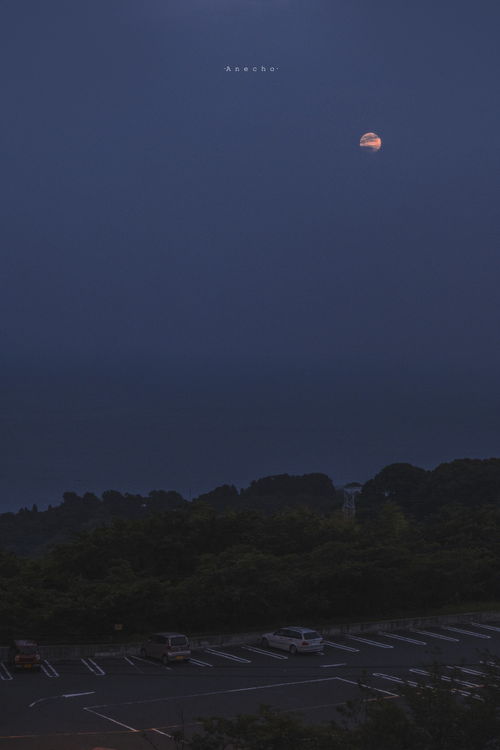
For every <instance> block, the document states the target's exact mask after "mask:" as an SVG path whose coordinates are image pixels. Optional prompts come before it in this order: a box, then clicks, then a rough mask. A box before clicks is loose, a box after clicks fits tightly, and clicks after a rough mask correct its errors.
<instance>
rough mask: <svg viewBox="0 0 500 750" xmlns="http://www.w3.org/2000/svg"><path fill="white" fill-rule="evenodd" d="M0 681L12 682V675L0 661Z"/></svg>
mask: <svg viewBox="0 0 500 750" xmlns="http://www.w3.org/2000/svg"><path fill="white" fill-rule="evenodd" d="M0 680H12V675H11V673H10V672H9V670H8V669H7V665H6V664H4V663H3V661H0Z"/></svg>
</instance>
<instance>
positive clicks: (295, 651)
mask: <svg viewBox="0 0 500 750" xmlns="http://www.w3.org/2000/svg"><path fill="white" fill-rule="evenodd" d="M290 653H291V654H292V656H295V654H296V653H297V646H294V645H293V644H292V645H291V646H290Z"/></svg>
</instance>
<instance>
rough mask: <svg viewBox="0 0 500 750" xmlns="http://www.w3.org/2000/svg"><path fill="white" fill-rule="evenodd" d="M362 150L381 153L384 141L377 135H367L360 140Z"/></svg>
mask: <svg viewBox="0 0 500 750" xmlns="http://www.w3.org/2000/svg"><path fill="white" fill-rule="evenodd" d="M359 145H360V146H361V148H367V149H368V151H380V149H381V147H382V139H381V138H380V137H379V136H378V135H377V134H376V133H365V134H364V135H362V136H361V138H360V139H359Z"/></svg>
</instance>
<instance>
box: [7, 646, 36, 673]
mask: <svg viewBox="0 0 500 750" xmlns="http://www.w3.org/2000/svg"><path fill="white" fill-rule="evenodd" d="M9 664H10V666H11V667H14V669H41V667H42V657H41V656H40V652H39V649H38V643H37V642H36V641H31V640H19V641H13V642H12V643H11V645H10V647H9Z"/></svg>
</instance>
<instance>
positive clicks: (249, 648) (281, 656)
mask: <svg viewBox="0 0 500 750" xmlns="http://www.w3.org/2000/svg"><path fill="white" fill-rule="evenodd" d="M241 648H243V649H245V651H253V652H254V653H256V654H264V655H265V656H272V658H273V659H288V656H285V655H284V654H274V653H273V652H272V651H266V650H265V649H263V648H257V646H241Z"/></svg>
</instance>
